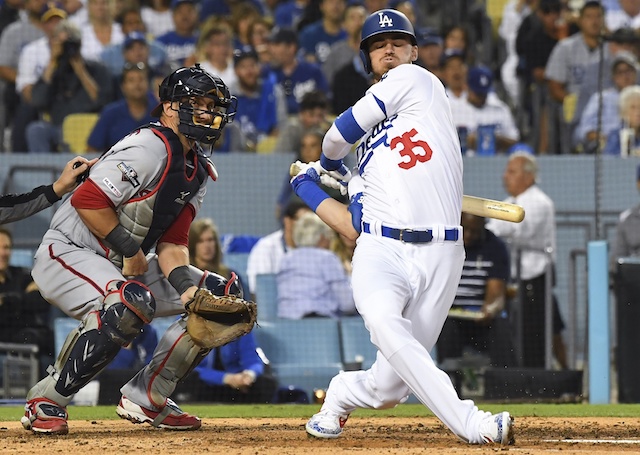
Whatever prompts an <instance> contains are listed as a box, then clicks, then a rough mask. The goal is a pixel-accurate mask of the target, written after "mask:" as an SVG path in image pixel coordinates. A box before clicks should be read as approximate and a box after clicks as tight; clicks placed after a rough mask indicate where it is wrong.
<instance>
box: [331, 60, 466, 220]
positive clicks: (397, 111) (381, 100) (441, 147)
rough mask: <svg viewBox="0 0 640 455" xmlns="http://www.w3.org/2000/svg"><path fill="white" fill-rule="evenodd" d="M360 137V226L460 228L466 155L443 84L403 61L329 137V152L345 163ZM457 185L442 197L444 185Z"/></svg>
mask: <svg viewBox="0 0 640 455" xmlns="http://www.w3.org/2000/svg"><path fill="white" fill-rule="evenodd" d="M358 139H360V142H359V144H358V146H357V149H356V154H357V159H358V171H359V173H360V175H361V176H362V177H363V178H364V181H365V188H364V199H365V201H366V202H365V204H364V209H363V215H362V216H363V221H365V222H369V223H371V222H374V221H375V220H378V221H381V222H382V223H384V224H385V225H388V226H394V227H400V228H416V229H418V228H428V227H430V226H431V225H434V224H442V225H449V226H458V225H459V224H460V213H461V209H462V192H463V189H462V188H463V186H462V154H461V152H460V142H459V140H458V135H457V133H456V130H455V127H454V126H453V121H452V117H451V109H450V107H449V102H448V98H447V97H446V94H445V90H444V86H443V85H442V83H441V82H440V81H439V80H438V78H437V77H436V76H434V75H433V74H431V73H430V72H428V71H427V70H425V69H423V68H421V67H419V66H417V65H409V64H404V65H400V66H398V67H396V68H394V69H392V70H390V71H388V72H387V73H386V74H385V75H384V76H383V77H382V80H381V81H380V82H378V83H376V84H374V85H373V86H372V87H371V88H370V89H369V90H368V91H367V93H366V95H365V96H364V97H363V98H362V99H361V100H359V101H358V102H357V103H356V104H355V105H354V106H353V107H352V108H350V109H348V110H347V111H345V112H344V113H343V114H342V115H341V116H340V117H339V118H338V119H336V121H335V123H334V125H332V127H331V128H330V130H329V132H328V133H327V135H326V136H325V139H324V143H323V151H324V154H325V155H326V156H327V157H328V158H330V159H339V158H343V157H345V156H346V155H347V153H349V151H350V149H351V146H352V144H354V143H355V142H356V141H357V140H358ZM441 187H447V188H453V189H454V191H452V192H448V193H446V194H442V193H441V192H439V188H441Z"/></svg>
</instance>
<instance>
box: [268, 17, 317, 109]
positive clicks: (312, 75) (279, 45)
mask: <svg viewBox="0 0 640 455" xmlns="http://www.w3.org/2000/svg"><path fill="white" fill-rule="evenodd" d="M269 51H270V52H271V58H272V62H271V65H270V68H269V70H268V71H267V76H268V75H269V74H273V76H275V79H276V81H277V82H278V84H279V85H281V86H282V89H283V91H284V94H285V96H286V97H287V113H288V114H289V115H292V114H297V113H298V111H299V109H300V102H301V100H302V98H303V97H304V95H305V94H306V93H308V92H311V91H313V90H318V91H320V92H323V93H327V92H328V91H329V86H328V84H327V81H326V80H325V78H324V75H323V74H322V71H321V70H320V68H318V67H317V66H316V65H314V64H312V63H308V62H304V61H299V60H298V58H297V56H296V54H297V52H298V37H297V34H296V32H295V31H294V30H291V29H277V28H276V29H274V30H273V32H272V34H271V37H270V45H269Z"/></svg>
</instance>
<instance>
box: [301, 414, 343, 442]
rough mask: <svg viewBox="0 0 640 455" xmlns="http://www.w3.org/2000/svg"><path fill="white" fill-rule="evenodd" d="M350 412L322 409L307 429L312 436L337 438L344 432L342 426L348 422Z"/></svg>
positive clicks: (311, 419)
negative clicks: (341, 412) (343, 412)
mask: <svg viewBox="0 0 640 455" xmlns="http://www.w3.org/2000/svg"><path fill="white" fill-rule="evenodd" d="M348 418H349V414H336V413H335V412H331V411H329V410H326V409H325V410H324V411H320V412H319V413H317V414H314V415H313V416H312V417H311V418H310V419H309V421H308V422H307V425H306V426H305V429H306V430H307V433H308V434H309V435H310V436H315V437H316V438H328V439H331V438H337V437H338V436H340V435H341V434H342V427H344V424H345V423H347V419H348Z"/></svg>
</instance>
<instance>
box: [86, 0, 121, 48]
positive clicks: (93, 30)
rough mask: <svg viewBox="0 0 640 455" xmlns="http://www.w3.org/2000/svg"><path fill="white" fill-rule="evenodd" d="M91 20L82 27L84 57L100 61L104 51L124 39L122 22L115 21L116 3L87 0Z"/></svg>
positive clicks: (106, 0) (102, 0)
mask: <svg viewBox="0 0 640 455" xmlns="http://www.w3.org/2000/svg"><path fill="white" fill-rule="evenodd" d="M87 12H88V14H89V22H88V23H87V24H84V25H82V26H81V28H80V32H81V33H82V48H81V49H80V51H81V53H82V57H83V58H84V59H85V60H95V61H100V54H102V51H103V50H104V49H105V48H106V47H108V46H112V45H114V44H120V43H122V42H123V41H124V34H123V33H122V28H121V27H120V24H119V23H117V22H115V3H114V2H112V1H111V0H87Z"/></svg>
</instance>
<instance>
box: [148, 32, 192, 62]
mask: <svg viewBox="0 0 640 455" xmlns="http://www.w3.org/2000/svg"><path fill="white" fill-rule="evenodd" d="M197 40H198V37H197V36H196V35H192V36H180V35H178V34H177V33H176V32H175V31H171V32H167V33H165V34H164V35H160V36H159V37H158V38H157V39H156V41H158V42H159V43H161V44H162V45H163V46H164V48H165V50H166V51H167V60H168V61H169V62H171V63H178V64H179V65H184V60H185V59H186V58H187V57H189V56H190V55H192V54H193V53H194V51H195V50H196V41H197Z"/></svg>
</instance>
